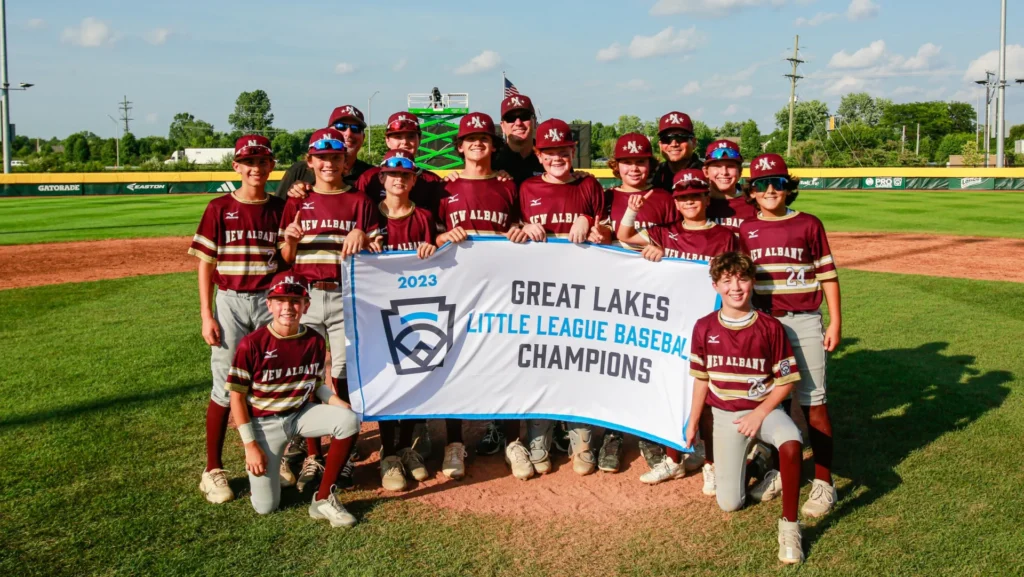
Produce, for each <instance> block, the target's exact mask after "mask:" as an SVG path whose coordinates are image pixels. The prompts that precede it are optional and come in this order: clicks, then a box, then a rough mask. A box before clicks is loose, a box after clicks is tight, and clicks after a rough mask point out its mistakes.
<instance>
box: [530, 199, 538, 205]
mask: <svg viewBox="0 0 1024 577" xmlns="http://www.w3.org/2000/svg"><path fill="white" fill-rule="evenodd" d="M530 206H540V199H539V198H535V199H533V200H531V201H530Z"/></svg>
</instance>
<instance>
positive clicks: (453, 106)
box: [408, 88, 469, 170]
mask: <svg viewBox="0 0 1024 577" xmlns="http://www.w3.org/2000/svg"><path fill="white" fill-rule="evenodd" d="M408 102H409V108H408V109H409V112H411V113H413V114H415V115H416V116H418V117H419V118H420V129H421V130H422V131H423V140H421V141H420V149H419V154H418V155H417V156H416V166H419V167H420V168H425V169H427V170H430V169H436V170H458V169H460V168H462V167H463V165H464V162H463V160H462V159H461V158H459V155H458V154H456V152H455V135H456V134H458V133H459V121H460V120H462V117H463V116H465V115H466V114H469V94H467V93H451V94H441V93H440V91H438V89H437V88H435V89H434V90H433V92H431V93H425V94H410V95H409V101H408Z"/></svg>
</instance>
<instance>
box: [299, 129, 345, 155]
mask: <svg viewBox="0 0 1024 577" xmlns="http://www.w3.org/2000/svg"><path fill="white" fill-rule="evenodd" d="M343 152H345V136H344V135H343V134H342V133H340V132H338V131H337V130H335V129H333V128H321V129H320V130H317V131H316V132H314V133H313V135H312V136H310V137H309V148H308V149H307V150H306V154H309V155H310V156H318V155H321V154H341V153H343Z"/></svg>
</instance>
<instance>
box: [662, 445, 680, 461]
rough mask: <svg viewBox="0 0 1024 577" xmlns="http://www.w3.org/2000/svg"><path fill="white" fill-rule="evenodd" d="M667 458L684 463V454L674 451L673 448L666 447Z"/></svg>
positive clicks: (677, 450)
mask: <svg viewBox="0 0 1024 577" xmlns="http://www.w3.org/2000/svg"><path fill="white" fill-rule="evenodd" d="M665 456H666V457H668V458H669V459H672V462H673V463H675V464H677V465H678V464H679V463H682V462H683V452H682V451H680V450H679V449H673V448H672V447H665Z"/></svg>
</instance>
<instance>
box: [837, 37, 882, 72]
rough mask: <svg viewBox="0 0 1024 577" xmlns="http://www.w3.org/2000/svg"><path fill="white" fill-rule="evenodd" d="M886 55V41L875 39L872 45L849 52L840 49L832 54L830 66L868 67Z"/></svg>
mask: <svg viewBox="0 0 1024 577" xmlns="http://www.w3.org/2000/svg"><path fill="white" fill-rule="evenodd" d="M884 55H885V41H884V40H875V41H874V42H872V43H871V44H870V45H868V46H866V47H864V48H861V49H860V50H858V51H856V52H854V53H853V54H849V53H847V52H846V50H840V51H839V52H836V53H835V54H833V55H832V59H831V60H829V62H828V67H829V68H867V67H868V66H872V65H874V64H876V63H877V62H878V61H879V60H880V59H881V58H882V56H884Z"/></svg>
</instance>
